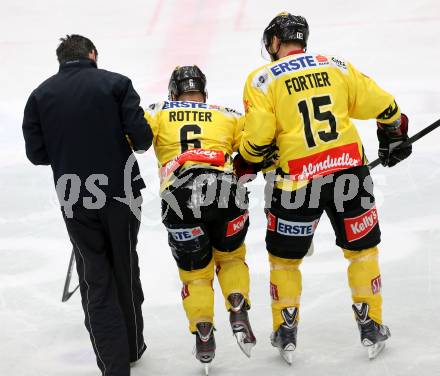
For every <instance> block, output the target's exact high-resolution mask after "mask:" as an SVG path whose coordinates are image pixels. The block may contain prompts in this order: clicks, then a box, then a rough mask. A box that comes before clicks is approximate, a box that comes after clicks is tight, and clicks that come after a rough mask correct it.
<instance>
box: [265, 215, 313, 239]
mask: <svg viewBox="0 0 440 376" xmlns="http://www.w3.org/2000/svg"><path fill="white" fill-rule="evenodd" d="M318 223H319V219H315V220H314V221H312V222H291V221H286V220H285V219H281V218H277V217H276V216H275V215H273V214H272V213H270V212H269V213H268V214H267V230H268V231H273V232H275V231H276V232H277V233H278V234H281V235H285V236H312V235H313V234H314V232H315V230H316V227H317V226H318Z"/></svg>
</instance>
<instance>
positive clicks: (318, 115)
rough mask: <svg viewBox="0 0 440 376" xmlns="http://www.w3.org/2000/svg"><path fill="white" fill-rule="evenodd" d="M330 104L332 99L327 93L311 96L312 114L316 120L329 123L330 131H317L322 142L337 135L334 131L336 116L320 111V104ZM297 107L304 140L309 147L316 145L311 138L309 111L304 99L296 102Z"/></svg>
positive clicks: (333, 138) (330, 139)
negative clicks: (301, 118) (302, 125)
mask: <svg viewBox="0 0 440 376" xmlns="http://www.w3.org/2000/svg"><path fill="white" fill-rule="evenodd" d="M329 104H332V100H331V98H330V96H329V95H325V96H322V97H313V98H312V105H313V116H314V118H315V119H316V120H318V121H328V122H329V124H330V131H318V136H319V138H320V139H321V140H322V141H324V142H329V141H332V140H336V139H337V138H338V136H339V134H338V132H337V131H336V118H335V116H334V115H333V114H332V113H331V112H330V111H323V112H321V107H322V106H327V105H329ZM298 109H299V112H301V115H302V117H303V121H304V133H305V135H306V141H307V145H308V146H309V148H313V147H315V146H316V142H315V139H314V138H313V133H312V127H311V121H310V113H309V106H308V105H307V101H306V100H302V101H300V102H298Z"/></svg>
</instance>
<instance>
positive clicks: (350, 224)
mask: <svg viewBox="0 0 440 376" xmlns="http://www.w3.org/2000/svg"><path fill="white" fill-rule="evenodd" d="M377 223H378V215H377V210H376V207H375V206H373V207H372V208H371V209H370V210H368V211H366V212H365V213H363V214H361V215H359V216H357V217H353V218H345V219H344V227H345V233H346V235H347V240H348V241H349V242H353V241H355V240H358V239H361V238H363V237H364V236H366V235H367V234H369V233H370V231H371V230H373V229H374V227H376V225H377Z"/></svg>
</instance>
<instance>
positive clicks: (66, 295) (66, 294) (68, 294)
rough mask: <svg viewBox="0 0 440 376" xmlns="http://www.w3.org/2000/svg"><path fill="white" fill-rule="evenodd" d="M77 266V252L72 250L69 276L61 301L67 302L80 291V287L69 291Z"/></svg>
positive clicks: (67, 276) (68, 270)
mask: <svg viewBox="0 0 440 376" xmlns="http://www.w3.org/2000/svg"><path fill="white" fill-rule="evenodd" d="M74 264H75V252H74V251H73V249H72V254H71V255H70V261H69V267H68V269H67V275H66V282H64V290H63V297H62V298H61V301H62V302H63V303H64V302H67V301H68V300H69V299H70V297H71V296H72V295H73V294H74V293H75V291H76V290H78V287H79V284H78V286H76V287H75V288H74V289H73V290H72V291H69V287H70V279H71V278H72V272H73V265H74Z"/></svg>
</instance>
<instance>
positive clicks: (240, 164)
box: [233, 153, 259, 181]
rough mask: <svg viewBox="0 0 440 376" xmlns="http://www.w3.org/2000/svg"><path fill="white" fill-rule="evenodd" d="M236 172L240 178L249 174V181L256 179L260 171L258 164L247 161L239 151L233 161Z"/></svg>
mask: <svg viewBox="0 0 440 376" xmlns="http://www.w3.org/2000/svg"><path fill="white" fill-rule="evenodd" d="M233 165H234V173H235V175H237V177H238V178H241V177H242V176H245V175H247V176H248V177H249V181H251V180H254V179H255V178H256V177H257V173H258V171H259V168H258V165H256V164H254V163H249V162H247V161H246V160H245V159H244V158H243V157H242V156H241V154H240V153H237V154H236V155H235V157H234V161H233Z"/></svg>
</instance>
